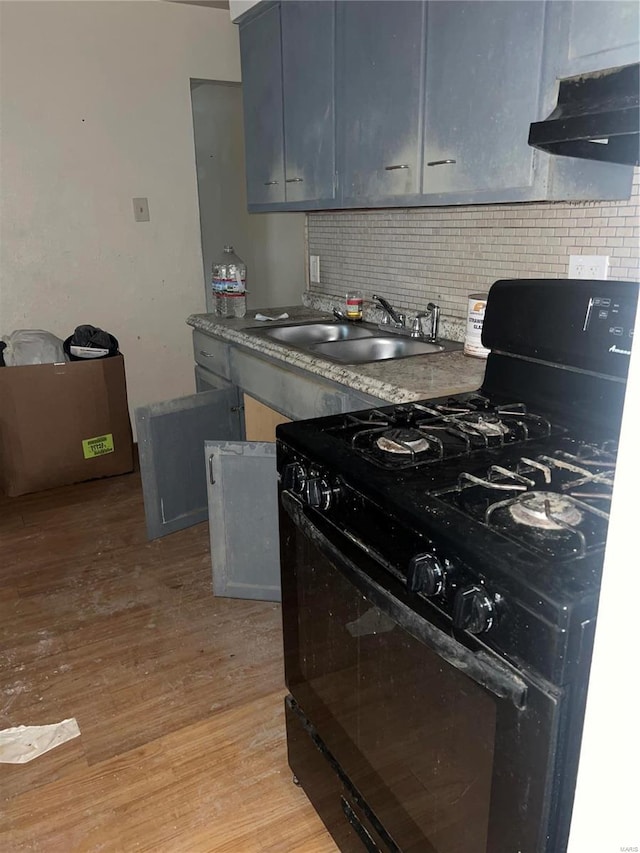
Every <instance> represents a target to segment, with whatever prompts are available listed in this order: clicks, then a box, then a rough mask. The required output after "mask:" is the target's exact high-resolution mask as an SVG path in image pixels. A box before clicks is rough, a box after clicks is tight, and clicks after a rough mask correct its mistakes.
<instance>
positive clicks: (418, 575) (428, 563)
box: [407, 554, 446, 598]
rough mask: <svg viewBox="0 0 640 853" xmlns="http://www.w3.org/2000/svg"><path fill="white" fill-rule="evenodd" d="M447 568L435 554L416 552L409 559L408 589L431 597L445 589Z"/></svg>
mask: <svg viewBox="0 0 640 853" xmlns="http://www.w3.org/2000/svg"><path fill="white" fill-rule="evenodd" d="M445 577H446V570H445V567H444V565H443V563H442V562H441V561H440V560H439V559H438V557H436V555H435V554H416V555H415V557H412V558H411V560H410V561H409V566H408V569H407V589H409V590H410V591H411V592H421V593H422V594H423V595H426V596H427V597H428V598H430V597H431V596H433V595H440V593H441V592H442V591H443V590H444V582H445Z"/></svg>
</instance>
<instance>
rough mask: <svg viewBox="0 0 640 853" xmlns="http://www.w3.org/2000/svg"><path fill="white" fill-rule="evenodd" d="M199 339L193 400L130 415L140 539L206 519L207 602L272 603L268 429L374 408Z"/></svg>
mask: <svg viewBox="0 0 640 853" xmlns="http://www.w3.org/2000/svg"><path fill="white" fill-rule="evenodd" d="M205 337H208V336H203V334H202V333H201V332H194V352H195V357H196V362H197V363H196V367H195V378H196V388H197V389H198V393H196V394H192V395H190V396H188V397H181V398H179V399H176V400H167V401H164V402H161V403H153V404H151V405H148V406H142V407H140V408H138V409H136V412H135V417H136V425H137V430H138V448H139V454H140V473H141V476H142V488H143V492H144V507H145V516H146V522H147V535H148V537H149V539H157V538H158V537H161V536H166V535H167V534H169V533H175V532H176V531H178V530H183V529H185V528H187V527H190V526H192V525H193V524H198V523H199V522H202V521H206V520H207V519H209V529H210V536H211V559H212V567H213V590H214V593H215V595H221V596H229V597H232V598H254V599H263V600H267V601H279V600H280V568H279V565H280V563H279V546H278V518H277V516H278V512H277V509H278V507H277V502H278V498H277V473H276V461H275V428H276V426H277V424H279V423H284V422H286V421H288V420H289V419H290V418H292V419H302V418H311V417H320V416H321V415H330V414H339V413H341V412H347V411H354V410H356V409H363V408H365V407H368V406H372V405H375V404H377V403H382V402H383V401H381V400H377V399H374V398H372V397H368V396H366V395H359V394H355V393H353V394H352V393H351V392H349V389H347V388H344V386H340V385H337V384H336V383H332V382H329V381H327V380H323V379H320V378H317V377H314V376H311V375H309V376H307V375H305V374H303V373H300V374H296V373H295V372H293V371H291V370H287V369H286V368H284V367H281V366H280V365H279V364H276V363H273V362H269V361H266V360H264V359H261V358H259V357H257V356H253V355H252V354H251V353H248V352H245V351H243V350H240V349H238V348H236V347H231V348H229V347H228V346H227V345H226V344H223V342H221V341H218V340H216V339H215V338H210V339H209V341H206V340H204V342H203V338H205ZM227 350H228V352H227ZM227 355H228V357H229V358H228V361H227ZM214 357H215V359H216V361H215V364H216V365H218V369H224V372H225V375H224V376H221V375H219V374H216V373H214V372H213V371H212V370H211V369H209V368H211V367H212V364H213V361H212V360H213V359H214ZM203 362H204V364H203ZM227 364H229V365H230V369H229V370H228V369H227ZM221 365H222V368H221V367H220V366H221ZM227 377H229V378H227ZM241 389H242V390H241ZM247 391H250V392H252V393H247ZM253 394H256V397H257V396H260V397H262V399H256V397H254V396H253ZM268 402H273V405H274V406H277V409H276V408H271V406H269V405H268ZM203 448H204V460H203ZM203 462H204V464H203Z"/></svg>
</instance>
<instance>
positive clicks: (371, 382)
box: [187, 305, 485, 403]
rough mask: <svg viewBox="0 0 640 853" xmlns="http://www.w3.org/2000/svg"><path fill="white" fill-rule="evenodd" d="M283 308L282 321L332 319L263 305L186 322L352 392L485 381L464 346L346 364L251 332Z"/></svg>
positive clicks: (439, 389) (426, 392)
mask: <svg viewBox="0 0 640 853" xmlns="http://www.w3.org/2000/svg"><path fill="white" fill-rule="evenodd" d="M284 312H286V313H287V314H288V315H289V319H288V320H281V321H278V322H279V323H291V322H294V321H298V322H301V321H307V320H326V319H327V318H329V319H333V318H332V317H331V315H328V314H327V313H326V312H322V311H318V310H316V309H315V308H312V307H306V306H303V305H296V306H293V307H289V308H275V309H274V308H265V309H260V311H259V312H258V311H255V310H251V311H248V312H247V316H246V317H243V318H242V319H237V318H234V319H229V320H227V319H223V318H221V317H217V316H216V315H215V314H192V315H191V316H190V317H189V318H188V319H187V324H188V325H189V326H193V328H194V329H200V330H201V331H202V332H205V333H206V334H209V335H213V336H214V337H216V338H220V339H221V340H225V341H228V342H229V343H232V344H235V345H237V346H240V347H243V348H245V349H248V350H253V351H254V352H255V353H256V354H258V353H260V354H262V355H265V356H268V357H269V358H270V359H273V360H274V361H281V362H285V363H286V364H287V365H288V366H289V367H295V368H297V369H299V370H306V371H308V372H309V373H313V374H315V375H317V376H322V377H324V378H325V379H329V380H331V381H332V382H339V383H340V384H341V385H345V386H347V387H348V388H351V389H353V390H354V391H360V392H362V393H364V394H370V395H371V396H373V397H378V398H379V399H382V400H389V401H390V402H393V403H407V402H410V401H411V400H420V399H428V398H430V397H440V396H444V395H446V394H459V393H461V392H463V391H475V390H476V389H477V388H479V387H480V385H481V384H482V380H483V377H484V369H485V362H484V361H483V360H482V359H478V358H472V357H470V356H466V355H463V354H462V352H461V351H460V352H446V353H438V354H436V355H417V356H412V357H411V358H401V359H395V360H392V361H378V362H375V363H373V364H353V365H345V364H336V363H335V362H332V361H327V360H326V359H324V358H318V357H317V356H313V355H311V354H309V353H306V352H302V351H300V350H297V349H294V348H293V347H290V346H288V345H287V344H283V343H280V342H278V341H274V340H272V339H271V338H267V337H264V336H262V335H260V334H255V333H254V332H252V330H256V329H258V330H260V329H264V328H265V327H266V326H267V324H268V322H269V321H266V322H265V321H263V322H260V321H259V320H256V319H255V315H256V314H257V313H262V314H266V315H268V316H277V315H279V314H282V313H284Z"/></svg>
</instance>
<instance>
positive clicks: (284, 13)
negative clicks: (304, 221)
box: [280, 0, 336, 203]
mask: <svg viewBox="0 0 640 853" xmlns="http://www.w3.org/2000/svg"><path fill="white" fill-rule="evenodd" d="M280 16H281V26H282V73H283V77H282V87H283V93H284V151H285V198H286V200H287V202H293V203H295V202H314V201H315V202H323V201H329V200H333V199H334V197H335V172H336V164H335V115H334V103H335V85H334V50H335V3H333V2H329V0H305V2H299V0H288V2H286V3H282V5H281V7H280Z"/></svg>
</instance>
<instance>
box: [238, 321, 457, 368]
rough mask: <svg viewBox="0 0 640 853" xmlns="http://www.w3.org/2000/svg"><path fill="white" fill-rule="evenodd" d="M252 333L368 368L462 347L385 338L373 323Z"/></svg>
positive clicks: (287, 327)
mask: <svg viewBox="0 0 640 853" xmlns="http://www.w3.org/2000/svg"><path fill="white" fill-rule="evenodd" d="M250 331H251V332H253V333H254V334H257V335H260V337H265V338H271V340H275V341H279V342H280V343H283V344H287V345H288V346H291V347H295V348H297V349H300V350H302V351H303V352H307V353H309V354H311V355H315V356H319V357H321V358H326V359H328V360H329V361H336V362H338V363H339V364H366V363H367V362H370V361H387V360H389V359H393V358H408V357H409V356H412V355H428V354H430V353H439V352H444V351H451V350H458V349H462V344H459V343H456V342H454V341H444V340H442V341H438V343H437V344H432V343H429V342H428V341H423V340H419V339H416V338H410V337H408V336H405V335H400V334H391V333H389V334H383V333H382V332H381V331H380V329H379V328H378V327H377V326H375V325H374V324H373V323H359V324H355V323H339V322H333V323H332V322H331V321H328V322H317V321H315V322H309V323H292V324H290V325H282V326H266V327H264V326H261V327H259V328H255V327H254V328H252V329H251V330H250Z"/></svg>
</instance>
